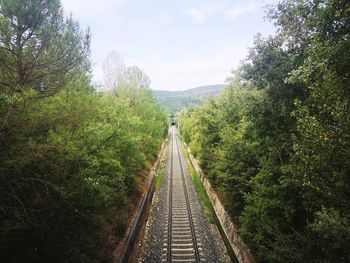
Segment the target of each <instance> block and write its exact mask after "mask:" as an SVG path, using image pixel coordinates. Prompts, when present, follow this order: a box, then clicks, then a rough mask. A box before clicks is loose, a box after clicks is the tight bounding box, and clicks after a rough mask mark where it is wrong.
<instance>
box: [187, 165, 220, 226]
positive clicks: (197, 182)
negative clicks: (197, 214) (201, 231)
mask: <svg viewBox="0 0 350 263" xmlns="http://www.w3.org/2000/svg"><path fill="white" fill-rule="evenodd" d="M188 167H189V172H190V174H191V178H192V182H193V185H194V188H195V189H196V192H197V196H198V199H199V202H200V203H201V205H202V206H203V207H204V209H205V212H206V214H207V217H208V219H209V222H210V223H211V224H217V223H218V222H217V218H216V214H215V210H214V207H213V205H212V204H211V201H210V199H209V196H208V194H207V192H206V190H205V188H204V186H203V184H202V181H201V179H200V178H199V176H198V174H197V172H196V171H195V170H194V168H193V166H192V165H189V166H188Z"/></svg>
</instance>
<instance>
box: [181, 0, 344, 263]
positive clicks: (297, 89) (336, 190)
mask: <svg viewBox="0 0 350 263" xmlns="http://www.w3.org/2000/svg"><path fill="white" fill-rule="evenodd" d="M267 16H268V18H269V19H270V20H271V21H272V22H273V23H274V25H275V26H276V29H277V30H276V34H275V35H274V36H269V37H267V38H264V37H262V36H261V35H257V36H256V38H255V41H254V46H253V47H252V48H251V49H250V52H249V55H248V57H247V58H246V59H245V60H244V61H243V62H242V64H241V66H240V67H239V69H238V70H236V71H235V72H233V73H234V74H233V76H232V77H231V78H230V79H229V80H228V85H227V88H226V89H225V90H224V92H223V93H222V94H221V96H220V97H219V98H218V99H214V100H209V101H207V102H206V104H205V105H204V106H201V107H195V108H192V109H189V110H188V111H182V112H181V113H180V115H179V121H180V132H181V135H182V137H183V139H184V140H185V141H186V142H187V143H188V144H189V145H190V148H191V150H192V152H193V153H194V155H195V156H196V157H197V158H198V159H199V161H200V164H201V166H202V168H203V170H204V172H205V174H206V175H207V177H208V178H209V179H210V181H211V183H212V184H213V186H214V187H215V189H216V191H217V192H218V194H219V196H220V197H221V200H222V201H223V203H224V205H225V207H226V209H227V211H229V213H230V215H231V217H232V219H233V220H234V222H235V223H236V224H237V226H238V227H239V232H240V234H241V236H242V237H243V239H244V240H245V241H246V242H247V243H248V245H249V246H250V248H251V249H252V251H253V252H254V254H255V255H256V256H257V258H258V259H259V260H260V261H261V262H349V261H350V256H349V253H348V252H349V251H350V201H349V200H350V176H349V175H350V161H349V160H350V118H349V116H350V4H349V1H346V0H309V1H306V0H285V1H281V2H280V3H279V4H277V5H276V6H274V7H271V8H270V9H269V10H268V12H267Z"/></svg>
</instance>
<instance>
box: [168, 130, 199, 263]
mask: <svg viewBox="0 0 350 263" xmlns="http://www.w3.org/2000/svg"><path fill="white" fill-rule="evenodd" d="M180 154H181V153H180V148H179V143H178V139H177V135H176V129H175V128H172V141H171V160H170V176H169V194H168V214H167V217H166V219H167V221H168V227H167V228H166V229H165V233H164V243H163V251H162V261H163V262H200V261H202V262H203V261H204V260H203V259H201V257H203V254H202V253H201V250H202V248H201V243H200V241H199V239H198V236H197V235H196V228H197V225H196V218H195V217H194V215H193V213H192V211H191V206H192V200H191V197H190V196H189V194H188V191H187V182H186V178H185V173H184V169H183V165H182V161H181V155H180Z"/></svg>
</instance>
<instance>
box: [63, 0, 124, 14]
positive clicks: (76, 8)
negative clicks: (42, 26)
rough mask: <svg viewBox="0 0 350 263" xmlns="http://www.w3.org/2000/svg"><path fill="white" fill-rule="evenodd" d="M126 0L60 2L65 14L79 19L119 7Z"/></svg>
mask: <svg viewBox="0 0 350 263" xmlns="http://www.w3.org/2000/svg"><path fill="white" fill-rule="evenodd" d="M125 2H126V0H98V1H97V0H61V4H62V6H63V8H64V10H65V12H66V13H72V14H73V16H77V17H79V18H82V17H89V16H96V15H101V14H103V13H106V12H108V11H112V10H114V9H115V8H118V7H120V6H121V5H122V4H124V3H125Z"/></svg>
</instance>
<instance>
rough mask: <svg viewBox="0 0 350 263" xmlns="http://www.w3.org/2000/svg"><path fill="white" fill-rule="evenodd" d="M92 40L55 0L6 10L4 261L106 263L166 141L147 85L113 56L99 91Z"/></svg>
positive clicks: (2, 38)
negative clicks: (93, 80) (94, 82)
mask: <svg viewBox="0 0 350 263" xmlns="http://www.w3.org/2000/svg"><path fill="white" fill-rule="evenodd" d="M90 38H91V37H90V32H89V30H82V29H81V28H80V26H79V24H78V23H77V22H76V21H74V20H73V19H72V17H68V18H67V17H65V16H64V13H63V9H62V7H61V5H60V3H59V1H56V0H31V1H29V0H28V1H27V0H25V1H23V0H0V258H1V261H2V262H105V261H112V258H113V249H114V248H115V246H116V243H117V242H118V241H119V240H120V238H121V236H122V235H123V234H124V232H125V230H126V224H127V221H128V218H129V216H130V211H131V210H132V206H133V205H134V204H135V200H136V199H137V198H139V195H140V193H139V189H138V184H139V182H141V181H142V180H143V179H142V178H144V175H145V172H146V171H147V170H149V169H150V168H151V165H152V162H153V161H154V159H155V158H156V156H157V152H158V149H159V146H160V144H161V142H162V139H163V137H164V135H165V133H166V127H167V123H168V117H167V114H166V113H165V112H164V110H163V109H162V108H161V107H160V105H159V104H158V103H157V102H156V100H155V98H154V96H153V93H152V92H151V90H150V88H149V85H150V81H149V78H148V77H147V75H146V74H145V73H144V72H143V71H142V70H141V69H140V68H138V67H137V66H133V67H127V66H125V65H124V63H123V62H122V60H121V59H120V58H119V57H118V56H117V55H116V54H115V53H112V54H111V56H110V57H109V58H108V59H107V61H106V63H105V66H104V71H105V75H106V78H105V83H106V85H105V87H106V88H107V89H106V90H104V91H98V90H97V89H96V88H95V87H94V86H93V85H92V84H91V66H90V58H89V44H90Z"/></svg>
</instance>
